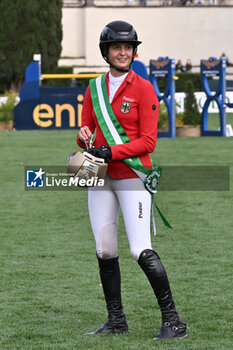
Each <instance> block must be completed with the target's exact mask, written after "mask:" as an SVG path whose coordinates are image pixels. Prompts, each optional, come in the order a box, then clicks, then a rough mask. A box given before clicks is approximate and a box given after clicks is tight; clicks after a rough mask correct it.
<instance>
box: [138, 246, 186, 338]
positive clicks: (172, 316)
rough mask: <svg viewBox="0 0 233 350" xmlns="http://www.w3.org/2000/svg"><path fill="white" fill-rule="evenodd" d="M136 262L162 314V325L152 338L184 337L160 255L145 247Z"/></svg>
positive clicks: (184, 328) (184, 325)
mask: <svg viewBox="0 0 233 350" xmlns="http://www.w3.org/2000/svg"><path fill="white" fill-rule="evenodd" d="M138 263H139V265H140V267H141V268H142V270H143V271H144V272H145V274H146V276H147V278H148V280H149V282H150V284H151V286H152V288H153V291H154V293H155V296H156V298H157V300H158V304H159V307H160V310H161V314H162V326H161V328H160V331H159V333H158V334H157V336H156V337H155V338H154V339H155V340H158V339H162V338H174V337H178V338H184V337H186V336H187V333H186V329H187V327H186V324H185V323H184V322H183V321H182V320H181V319H180V318H179V316H178V313H177V311H176V308H175V303H174V301H173V298H172V293H171V289H170V286H169V282H168V278H167V274H166V271H165V269H164V266H163V264H162V262H161V260H160V257H159V256H158V254H157V253H155V252H154V251H153V250H151V249H145V250H144V251H143V252H142V253H141V254H140V257H139V260H138Z"/></svg>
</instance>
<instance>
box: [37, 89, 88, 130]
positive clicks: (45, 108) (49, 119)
mask: <svg viewBox="0 0 233 350" xmlns="http://www.w3.org/2000/svg"><path fill="white" fill-rule="evenodd" d="M83 100H84V96H83V95H81V94H79V95H78V96H77V101H78V105H77V110H76V109H75V107H74V106H73V105H71V104H69V103H64V104H57V103H56V104H55V107H54V109H53V108H52V107H51V106H50V105H48V104H46V103H42V104H39V105H37V106H36V107H35V108H34V110H33V114H32V117H33V120H34V122H35V123H36V124H37V125H38V126H40V127H42V128H48V127H50V126H51V125H52V124H53V123H54V121H55V126H56V127H57V128H61V127H62V113H63V112H64V111H67V112H68V118H69V126H70V127H71V128H72V127H73V128H74V127H76V126H78V127H80V126H81V116H82V109H83V105H82V102H83ZM76 112H77V113H76ZM66 114H67V113H66ZM76 116H77V117H76ZM63 118H64V116H63Z"/></svg>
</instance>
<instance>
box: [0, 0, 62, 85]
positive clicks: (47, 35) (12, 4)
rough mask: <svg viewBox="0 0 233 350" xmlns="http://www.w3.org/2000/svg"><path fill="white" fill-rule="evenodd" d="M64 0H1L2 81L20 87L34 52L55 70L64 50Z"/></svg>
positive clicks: (46, 68) (48, 69)
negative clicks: (62, 24)
mask: <svg viewBox="0 0 233 350" xmlns="http://www.w3.org/2000/svg"><path fill="white" fill-rule="evenodd" d="M61 16H62V0H50V1H47V0H40V1H35V0H1V2H0V66H1V71H0V81H4V82H5V84H6V85H7V88H8V89H10V88H11V89H14V90H17V89H18V88H19V87H20V85H21V84H22V83H23V80H24V73H25V69H26V67H27V66H28V64H29V63H30V62H31V61H32V59H33V54H35V53H40V54H41V55H42V71H43V72H49V73H53V72H54V70H55V68H56V66H57V61H58V59H59V57H60V53H61V40H62V27H61Z"/></svg>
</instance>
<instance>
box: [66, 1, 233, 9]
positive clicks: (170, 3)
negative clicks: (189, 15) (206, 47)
mask: <svg viewBox="0 0 233 350" xmlns="http://www.w3.org/2000/svg"><path fill="white" fill-rule="evenodd" d="M81 6H96V7H125V6H126V7H128V6H132V7H137V6H140V7H141V6H147V7H160V6H168V7H169V6H174V7H193V6H195V7H196V6H199V7H201V6H233V0H63V7H81Z"/></svg>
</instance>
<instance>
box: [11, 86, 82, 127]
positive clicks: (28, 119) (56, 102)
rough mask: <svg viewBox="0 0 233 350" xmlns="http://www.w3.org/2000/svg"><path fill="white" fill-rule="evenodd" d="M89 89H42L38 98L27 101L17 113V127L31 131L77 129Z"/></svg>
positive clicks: (22, 100) (19, 107) (15, 112)
mask: <svg viewBox="0 0 233 350" xmlns="http://www.w3.org/2000/svg"><path fill="white" fill-rule="evenodd" d="M85 92H86V87H58V88H51V87H39V98H31V99H24V98H23V96H20V102H19V104H18V105H17V106H16V107H15V110H14V127H15V128H16V129H18V130H20V129H21V130H30V129H44V130H45V129H77V128H79V127H80V126H81V114H82V107H83V100H84V96H85Z"/></svg>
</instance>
